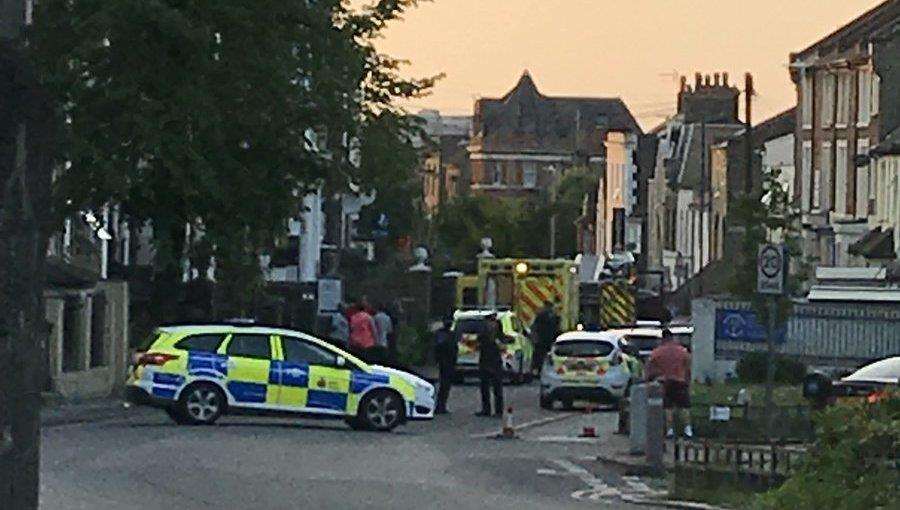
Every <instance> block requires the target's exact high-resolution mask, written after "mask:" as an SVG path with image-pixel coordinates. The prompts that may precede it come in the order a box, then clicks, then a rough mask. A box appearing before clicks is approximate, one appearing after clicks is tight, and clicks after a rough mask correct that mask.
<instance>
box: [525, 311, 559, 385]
mask: <svg viewBox="0 0 900 510" xmlns="http://www.w3.org/2000/svg"><path fill="white" fill-rule="evenodd" d="M531 330H532V332H533V334H534V339H535V342H534V356H533V357H532V358H531V364H532V367H531V368H532V370H533V371H534V372H536V373H538V374H539V373H540V370H541V364H543V363H544V358H545V357H546V356H547V353H548V352H550V347H551V346H553V341H554V340H556V337H557V335H559V317H558V316H557V315H556V312H555V311H554V310H553V303H551V302H550V301H544V307H543V308H542V309H541V311H540V312H538V314H537V316H536V317H535V318H534V321H533V322H532V323H531Z"/></svg>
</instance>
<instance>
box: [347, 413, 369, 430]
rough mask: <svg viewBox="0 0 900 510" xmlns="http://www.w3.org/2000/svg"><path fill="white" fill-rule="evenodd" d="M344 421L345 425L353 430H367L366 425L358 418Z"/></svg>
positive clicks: (354, 417)
mask: <svg viewBox="0 0 900 510" xmlns="http://www.w3.org/2000/svg"><path fill="white" fill-rule="evenodd" d="M344 421H345V422H346V423H347V425H349V426H350V428H351V429H353V430H369V427H368V425H367V424H366V422H364V421H363V420H361V419H359V417H358V416H353V417H351V418H345V419H344Z"/></svg>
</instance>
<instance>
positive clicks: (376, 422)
mask: <svg viewBox="0 0 900 510" xmlns="http://www.w3.org/2000/svg"><path fill="white" fill-rule="evenodd" d="M359 418H360V419H361V420H362V421H363V423H365V424H366V426H367V427H368V428H370V429H371V430H378V431H383V432H387V431H389V430H393V429H394V428H395V427H396V426H397V425H399V424H400V422H401V421H402V420H403V400H402V399H401V398H400V396H399V395H397V394H396V393H394V392H392V391H375V392H372V393H370V394H368V395H366V397H365V398H364V399H363V401H362V402H361V403H360V409H359ZM351 426H352V425H351Z"/></svg>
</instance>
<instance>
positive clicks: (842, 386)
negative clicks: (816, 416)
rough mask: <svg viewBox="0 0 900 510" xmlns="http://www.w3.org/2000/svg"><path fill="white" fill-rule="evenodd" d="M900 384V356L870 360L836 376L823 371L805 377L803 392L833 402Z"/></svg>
mask: <svg viewBox="0 0 900 510" xmlns="http://www.w3.org/2000/svg"><path fill="white" fill-rule="evenodd" d="M898 387H900V356H894V357H891V358H885V359H883V360H880V361H876V362H874V363H869V364H868V365H865V366H864V367H862V368H860V369H858V370H856V371H855V372H853V373H852V374H850V375H848V376H846V377H842V378H840V379H837V380H832V379H831V378H830V377H828V376H827V375H825V374H823V373H821V372H813V373H811V374H809V375H807V376H806V377H805V378H804V379H803V396H804V397H806V398H808V399H810V400H813V401H814V402H817V403H818V404H820V405H824V404H833V403H834V402H835V401H836V400H837V399H838V398H847V397H857V398H858V397H867V398H870V399H874V398H877V397H878V395H880V394H882V393H883V392H884V391H885V390H887V389H891V388H893V389H897V388H898Z"/></svg>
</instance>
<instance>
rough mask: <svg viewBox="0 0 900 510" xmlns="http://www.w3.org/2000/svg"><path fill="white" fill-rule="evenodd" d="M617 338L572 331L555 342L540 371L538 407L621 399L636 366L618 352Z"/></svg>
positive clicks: (627, 357)
mask: <svg viewBox="0 0 900 510" xmlns="http://www.w3.org/2000/svg"><path fill="white" fill-rule="evenodd" d="M621 339H622V337H621V335H618V334H614V333H610V332H606V331H603V332H587V331H572V332H569V333H563V334H562V335H560V336H559V337H557V338H556V342H554V343H553V347H552V349H551V350H550V353H549V354H548V355H547V357H546V359H545V360H544V364H543V366H542V367H541V391H540V405H541V407H542V408H544V409H551V408H553V403H554V402H556V401H561V402H562V404H563V406H564V407H571V406H572V403H573V402H574V401H576V400H584V401H590V402H614V401H616V400H618V399H620V398H622V397H623V396H624V395H625V394H626V392H627V391H628V387H629V385H630V383H631V381H632V379H633V378H634V377H636V376H637V372H638V371H639V368H638V367H639V366H640V362H639V361H638V360H636V359H635V358H633V357H631V356H629V355H628V354H626V353H624V352H622V349H621V346H620V340H621Z"/></svg>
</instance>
